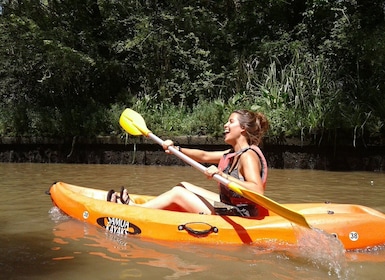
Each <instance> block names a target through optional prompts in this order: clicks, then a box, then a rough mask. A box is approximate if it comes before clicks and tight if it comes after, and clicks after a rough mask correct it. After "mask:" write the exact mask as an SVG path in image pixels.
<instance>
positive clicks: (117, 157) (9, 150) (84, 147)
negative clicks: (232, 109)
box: [0, 136, 385, 171]
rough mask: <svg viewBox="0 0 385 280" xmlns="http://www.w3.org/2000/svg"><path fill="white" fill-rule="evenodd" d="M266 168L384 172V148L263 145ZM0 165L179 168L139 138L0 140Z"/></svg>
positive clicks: (206, 145)
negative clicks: (105, 165) (116, 165)
mask: <svg viewBox="0 0 385 280" xmlns="http://www.w3.org/2000/svg"><path fill="white" fill-rule="evenodd" d="M173 139H174V142H175V143H178V144H179V145H181V146H183V147H190V148H197V147H199V148H203V149H207V150H220V149H225V148H227V147H228V146H227V145H226V144H225V143H224V142H223V140H222V139H219V138H218V139H217V138H213V137H204V136H194V137H188V136H186V137H173ZM262 150H263V152H264V154H265V156H266V159H267V161H268V164H269V167H270V168H278V169H290V168H296V169H317V170H330V171H358V170H360V171H384V170H385V147H384V146H361V147H353V146H350V145H341V146H336V145H323V146H319V145H314V144H311V143H304V142H301V141H298V140H296V139H294V140H290V139H288V140H285V143H283V144H274V143H265V144H264V146H263V148H262ZM0 162H12V163H17V162H30V163H80V164H143V165H183V164H184V163H183V162H182V161H181V160H180V159H178V158H177V157H175V156H170V155H168V154H166V153H164V151H163V150H162V148H161V147H160V146H159V145H158V144H155V143H154V142H153V141H151V140H149V139H146V138H144V137H128V138H122V137H110V136H109V137H95V138H82V137H74V138H64V139H53V138H44V137H0Z"/></svg>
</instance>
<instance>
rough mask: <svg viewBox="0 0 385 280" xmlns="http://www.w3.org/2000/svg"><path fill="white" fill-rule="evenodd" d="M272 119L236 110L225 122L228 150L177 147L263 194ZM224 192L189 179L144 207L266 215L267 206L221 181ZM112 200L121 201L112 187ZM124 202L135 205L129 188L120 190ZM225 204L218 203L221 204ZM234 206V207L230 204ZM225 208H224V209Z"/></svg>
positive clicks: (165, 145)
mask: <svg viewBox="0 0 385 280" xmlns="http://www.w3.org/2000/svg"><path fill="white" fill-rule="evenodd" d="M268 127H269V123H268V121H267V119H266V117H265V116H264V115H263V114H262V113H254V112H251V111H248V110H236V111H234V112H233V113H232V114H231V115H230V117H229V119H228V121H227V123H226V124H225V125H224V134H225V142H226V143H227V144H229V145H231V147H232V148H231V149H228V150H225V151H203V150H199V149H188V148H181V147H179V146H177V147H175V148H177V149H178V150H179V151H180V152H182V153H184V154H185V155H187V156H188V157H190V158H192V159H194V160H195V161H198V162H202V163H203V162H204V163H213V164H218V163H219V164H218V167H216V166H214V165H212V166H210V167H208V168H207V170H206V175H207V176H208V177H209V178H211V177H212V176H213V175H214V174H216V173H218V174H220V175H221V176H223V177H225V178H227V179H228V180H229V181H233V182H235V183H237V184H239V185H240V186H242V187H244V188H246V189H249V190H252V191H254V192H257V193H260V194H263V193H264V189H265V184H266V177H267V164H266V160H265V158H264V156H263V154H262V152H261V151H260V149H259V148H258V145H259V144H260V142H261V140H262V137H263V135H264V134H265V132H266V131H267V130H268ZM170 146H174V143H173V142H172V141H171V140H166V141H164V143H163V149H164V150H165V151H166V152H167V153H170V151H169V150H168V147H170ZM219 188H220V194H217V193H214V192H211V191H208V190H205V189H203V188H200V187H197V186H195V185H192V184H190V183H187V182H182V183H181V184H179V185H178V186H175V187H174V188H172V189H171V190H169V191H167V192H165V193H163V194H161V195H159V196H157V197H156V198H154V199H153V200H150V201H148V202H146V203H144V204H138V206H141V207H148V208H155V209H174V208H175V206H177V207H178V208H180V209H181V210H184V211H187V212H192V213H201V214H226V215H239V216H246V217H250V216H252V217H255V216H261V215H266V213H261V210H262V211H263V208H261V207H259V206H258V205H256V204H255V203H254V202H252V201H250V200H248V199H246V198H244V197H242V196H240V195H238V194H236V193H235V192H233V191H232V190H230V189H229V188H228V187H227V186H224V185H222V184H219ZM108 200H110V201H112V202H117V200H118V195H117V194H116V193H115V192H114V191H112V190H111V191H110V193H109V197H108ZM120 200H121V202H122V203H126V204H130V205H134V203H133V202H132V201H129V195H128V192H127V190H125V189H122V191H121V193H120ZM218 204H219V205H221V207H217V205H218ZM229 206H230V207H229ZM223 210H224V211H223Z"/></svg>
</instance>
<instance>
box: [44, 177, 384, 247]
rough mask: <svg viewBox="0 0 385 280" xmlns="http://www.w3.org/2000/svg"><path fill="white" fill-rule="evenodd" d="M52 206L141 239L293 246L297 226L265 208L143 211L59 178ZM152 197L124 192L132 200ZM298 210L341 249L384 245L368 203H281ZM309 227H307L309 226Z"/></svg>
mask: <svg viewBox="0 0 385 280" xmlns="http://www.w3.org/2000/svg"><path fill="white" fill-rule="evenodd" d="M49 194H50V196H51V199H52V201H53V204H54V205H55V206H57V207H58V208H59V209H60V210H61V211H63V212H64V213H65V214H67V215H69V216H71V217H73V218H75V219H78V220H81V221H84V222H87V223H89V224H92V225H95V226H98V227H103V228H105V229H106V230H108V231H110V232H113V233H116V234H123V235H134V236H138V237H141V238H146V239H156V240H165V241H186V242H198V243H211V244H253V245H260V246H263V245H264V244H267V243H271V242H278V243H280V244H282V243H284V244H289V245H290V244H296V243H297V241H298V232H299V231H306V230H309V229H305V228H303V230H302V229H300V230H299V229H298V228H299V227H300V226H297V225H295V224H293V223H291V222H290V221H288V220H286V219H285V218H283V217H281V216H279V215H277V214H275V213H273V212H271V211H270V213H269V215H268V216H266V217H264V218H262V219H257V218H244V217H237V216H219V215H199V214H193V213H186V212H179V211H171V210H158V209H148V208H144V207H140V206H128V205H123V204H117V203H112V202H108V201H106V197H107V191H105V190H99V189H94V188H85V187H80V186H75V185H71V184H67V183H63V182H58V183H54V184H53V185H52V186H51V187H50V190H49ZM152 198H154V196H148V195H137V194H130V199H132V200H133V201H135V203H137V204H141V203H144V202H145V201H148V200H150V199H152ZM284 206H285V207H288V208H290V209H292V210H294V211H297V212H299V213H301V214H302V215H303V216H304V217H305V218H306V220H307V222H308V223H309V224H310V225H311V227H312V228H314V229H320V230H322V231H323V232H326V233H328V234H331V235H333V236H335V237H336V238H338V239H339V241H340V242H341V243H342V245H343V247H344V248H345V249H347V250H351V249H365V248H370V247H374V246H379V245H383V244H385V234H384V232H385V215H384V214H382V213H381V212H379V211H376V210H374V209H371V208H369V207H365V206H361V205H353V204H324V203H300V204H284ZM309 231H311V230H309Z"/></svg>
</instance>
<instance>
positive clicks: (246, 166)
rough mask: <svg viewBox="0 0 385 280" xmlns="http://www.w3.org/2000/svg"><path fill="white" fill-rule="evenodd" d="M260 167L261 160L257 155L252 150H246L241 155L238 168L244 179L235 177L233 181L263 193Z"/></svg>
mask: <svg viewBox="0 0 385 280" xmlns="http://www.w3.org/2000/svg"><path fill="white" fill-rule="evenodd" d="M261 168H262V167H261V161H260V160H259V157H258V155H257V154H256V153H255V152H253V151H252V150H248V151H247V152H245V153H244V154H243V155H242V156H241V158H240V164H239V169H238V171H239V173H240V174H241V175H242V176H243V178H244V179H245V181H243V182H242V181H240V180H237V179H235V178H234V180H233V181H234V182H236V183H238V184H240V185H241V186H242V187H245V188H247V189H249V190H252V191H254V192H257V193H260V194H263V193H264V188H263V183H262V178H261Z"/></svg>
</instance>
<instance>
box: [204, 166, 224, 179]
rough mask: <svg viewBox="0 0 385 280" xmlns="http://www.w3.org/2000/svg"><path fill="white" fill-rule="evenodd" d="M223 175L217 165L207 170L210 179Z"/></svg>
mask: <svg viewBox="0 0 385 280" xmlns="http://www.w3.org/2000/svg"><path fill="white" fill-rule="evenodd" d="M221 173H222V172H221V171H220V170H219V169H218V167H216V166H215V165H211V166H209V167H207V168H206V170H205V174H206V176H207V178H208V179H211V178H213V176H214V175H215V174H219V175H221Z"/></svg>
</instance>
